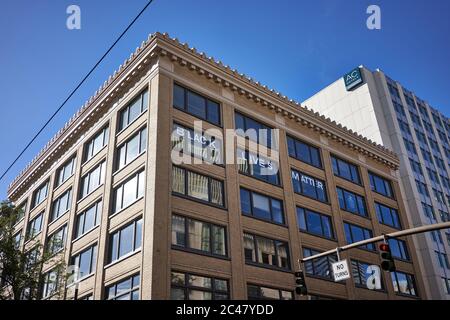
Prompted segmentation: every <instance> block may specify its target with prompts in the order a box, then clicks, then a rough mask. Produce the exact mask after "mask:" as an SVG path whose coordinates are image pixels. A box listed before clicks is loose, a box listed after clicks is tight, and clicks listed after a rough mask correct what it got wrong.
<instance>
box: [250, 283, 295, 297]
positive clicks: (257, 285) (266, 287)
mask: <svg viewBox="0 0 450 320" xmlns="http://www.w3.org/2000/svg"><path fill="white" fill-rule="evenodd" d="M249 287H255V288H257V290H258V296H252V297H250V295H249V291H250V290H249ZM261 289H270V290H277V291H278V295H279V298H278V299H271V298H267V297H266V298H264V297H263V296H262V294H261ZM246 290H247V300H252V301H261V300H269V301H276V300H286V301H289V300H294V299H295V297H294V292H293V291H291V290H288V289H280V288H274V287H269V286H265V285H259V284H254V283H247V284H246ZM282 292H287V293H290V294H291V299H283V298H282V297H283V294H282Z"/></svg>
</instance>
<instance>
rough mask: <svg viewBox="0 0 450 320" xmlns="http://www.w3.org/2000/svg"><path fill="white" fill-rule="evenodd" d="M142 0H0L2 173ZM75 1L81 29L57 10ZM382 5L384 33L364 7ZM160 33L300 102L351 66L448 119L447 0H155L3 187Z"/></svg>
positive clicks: (449, 51)
mask: <svg viewBox="0 0 450 320" xmlns="http://www.w3.org/2000/svg"><path fill="white" fill-rule="evenodd" d="M145 3H146V0H127V1H125V0H123V1H117V0H115V1H106V0H89V1H88V0H71V1H64V0H58V1H56V0H40V1H32V0H28V1H24V0H9V1H6V0H4V1H2V5H1V10H0V39H1V40H0V41H1V47H0V72H1V77H0V97H1V100H0V108H1V109H0V119H1V125H0V143H1V150H2V151H1V152H0V171H2V172H3V170H4V169H6V167H7V166H8V165H9V163H10V162H11V161H12V160H13V159H14V158H15V157H16V155H17V154H18V153H19V152H20V150H21V148H22V147H23V146H24V145H25V144H26V143H27V142H28V141H29V139H30V138H31V137H32V136H33V135H34V133H35V132H36V131H37V130H38V129H39V128H40V127H41V125H42V124H43V123H44V122H45V121H46V120H47V119H48V117H49V116H50V115H51V114H52V113H53V112H54V110H55V109H56V108H57V106H58V105H59V104H60V103H61V102H62V101H63V100H64V99H65V97H66V96H67V95H68V93H69V92H70V91H71V90H72V88H73V87H74V86H75V85H76V83H77V82H78V81H79V80H80V79H81V78H82V77H83V76H84V74H85V73H86V72H87V71H88V70H89V69H90V68H91V66H92V65H93V64H94V63H95V61H96V60H97V59H98V58H99V57H100V56H101V55H102V54H103V52H104V51H105V50H106V48H107V47H109V45H110V44H111V43H112V42H113V40H114V39H115V38H116V37H117V36H118V34H119V33H120V32H122V30H123V29H124V28H125V26H126V25H127V24H128V23H129V22H130V21H131V19H132V17H134V16H135V15H136V14H137V12H139V10H140V9H141V8H142V7H143V6H144V4H145ZM70 4H77V5H79V6H80V8H81V19H82V22H81V23H82V25H81V30H68V29H67V28H66V19H67V16H68V15H67V14H66V8H67V6H69V5H70ZM370 4H377V5H379V6H380V7H381V14H382V17H381V18H382V22H381V23H382V24H381V27H382V28H381V30H379V31H377V30H375V31H370V30H368V29H367V28H366V19H367V17H368V15H367V14H366V8H367V7H368V6H369V5H370ZM154 31H161V32H168V33H169V34H170V35H171V36H174V37H178V38H179V39H180V40H181V41H185V42H188V43H189V44H190V45H191V46H195V47H196V48H197V49H199V50H200V51H205V52H206V53H207V54H209V55H211V56H214V57H216V58H217V59H220V60H222V61H223V62H224V63H225V64H228V65H230V66H231V67H233V68H236V69H238V70H239V71H240V72H243V73H245V74H247V75H249V76H251V77H253V78H255V79H257V80H258V81H260V82H261V83H263V84H266V85H268V86H269V87H270V88H274V89H276V90H278V91H280V92H282V93H283V94H285V95H287V96H288V97H290V98H293V99H295V100H297V101H302V100H304V99H306V98H308V97H309V96H311V95H312V94H313V93H315V92H316V91H318V90H319V89H321V88H323V87H324V86H326V85H328V84H329V83H331V82H333V81H334V80H336V79H337V78H338V77H340V76H341V75H342V74H344V73H345V72H347V71H349V70H351V69H352V68H354V67H355V66H358V65H360V64H363V65H365V66H367V67H369V68H371V69H375V68H380V69H382V70H384V71H385V72H386V73H387V74H389V75H390V76H391V77H392V78H394V79H396V80H398V81H400V82H401V83H402V84H403V85H404V86H406V87H407V88H408V89H410V90H413V91H414V92H416V93H417V94H418V95H419V96H420V97H421V98H423V99H424V100H426V101H428V102H429V103H430V104H431V105H433V106H434V107H436V108H438V109H440V110H441V111H442V112H443V113H444V114H446V115H447V116H450V112H449V110H450V105H449V101H450V87H449V75H450V63H449V57H450V39H449V34H450V1H448V0H427V1H425V0H415V1H409V0H389V1H376V0H370V1H365V0H327V1H325V0H314V1H294V0H290V1H287V0H284V1H281V0H277V1H264V0H262V1H261V0H260V1H256V0H227V1H211V0H191V1H186V0H154V3H153V4H152V5H151V6H150V8H149V9H148V10H147V11H146V13H145V14H144V15H143V16H142V17H141V19H140V20H139V21H138V22H137V23H136V24H135V26H134V27H133V28H132V29H131V30H130V32H129V33H128V34H127V35H126V37H125V38H123V39H122V41H121V42H120V43H119V44H118V46H117V47H116V48H115V49H114V50H113V51H112V52H111V54H110V55H109V56H108V58H107V59H106V60H105V61H104V63H103V64H102V65H101V66H100V68H99V69H97V71H96V72H95V74H93V76H92V77H91V78H90V79H89V81H87V82H86V83H85V85H83V87H82V88H81V89H80V90H79V91H78V93H77V94H76V95H75V96H74V97H73V98H72V99H71V100H70V101H69V103H68V104H67V105H66V107H65V108H64V109H63V111H62V112H61V113H60V115H59V116H58V117H57V118H56V119H55V120H54V121H53V122H52V123H51V125H50V126H49V127H48V128H47V129H46V130H45V132H44V133H43V134H42V136H41V137H40V138H39V139H37V141H36V142H35V143H34V144H33V146H32V147H31V148H30V149H29V151H28V152H26V153H25V154H24V156H23V158H22V159H21V160H20V161H18V163H17V164H16V165H15V166H14V167H13V169H12V170H11V171H10V173H9V174H8V175H7V176H6V177H5V179H4V180H2V181H1V182H0V199H3V198H5V197H6V188H7V185H8V184H9V182H10V181H11V180H12V179H13V178H14V177H15V176H16V175H17V174H18V172H20V170H22V168H23V167H24V166H25V165H26V164H27V163H28V162H29V161H30V160H31V159H32V158H33V157H34V155H35V154H36V153H37V152H38V151H39V150H40V149H41V148H42V146H43V145H44V144H45V143H46V142H47V141H48V140H49V138H51V137H52V136H53V135H54V134H55V132H57V131H58V129H59V128H60V127H61V126H62V125H63V124H64V123H65V121H66V120H68V119H69V117H70V116H72V114H73V113H75V112H76V110H78V109H79V107H80V106H81V105H82V104H83V103H84V102H85V101H86V99H87V98H89V97H90V96H91V95H92V94H93V93H94V91H95V90H96V89H97V88H98V87H99V86H100V84H102V83H103V82H104V80H106V79H107V77H108V76H109V75H110V74H111V73H112V72H113V71H114V70H115V69H116V68H117V67H118V66H119V65H120V64H121V63H122V62H123V61H124V60H125V59H126V58H127V57H129V55H130V53H131V52H132V51H134V49H135V48H136V47H137V46H138V45H139V44H140V43H141V42H142V40H144V39H146V38H147V36H148V34H149V33H152V32H154Z"/></svg>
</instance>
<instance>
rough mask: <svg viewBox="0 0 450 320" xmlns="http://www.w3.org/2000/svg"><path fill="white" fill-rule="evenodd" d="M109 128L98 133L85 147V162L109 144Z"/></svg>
mask: <svg viewBox="0 0 450 320" xmlns="http://www.w3.org/2000/svg"><path fill="white" fill-rule="evenodd" d="M108 137H109V128H108V127H107V126H106V127H104V128H103V129H101V130H100V131H99V132H97V133H96V134H95V135H94V136H93V137H92V138H91V139H90V140H89V141H88V142H87V143H86V144H85V146H84V157H83V159H84V162H86V161H88V160H89V159H91V158H92V157H94V156H95V155H96V154H97V153H98V152H99V151H100V150H101V149H102V148H103V147H104V146H106V144H107V143H108Z"/></svg>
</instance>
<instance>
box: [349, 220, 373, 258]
mask: <svg viewBox="0 0 450 320" xmlns="http://www.w3.org/2000/svg"><path fill="white" fill-rule="evenodd" d="M344 229H345V238H346V240H347V243H348V244H350V243H354V242H358V241H362V240H367V239H370V238H372V231H371V230H369V229H366V228H363V227H360V226H357V225H354V224H350V223H347V222H344ZM361 248H365V249H367V250H372V251H375V245H374V244H373V243H369V244H366V245H363V246H361Z"/></svg>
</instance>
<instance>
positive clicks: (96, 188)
mask: <svg viewBox="0 0 450 320" xmlns="http://www.w3.org/2000/svg"><path fill="white" fill-rule="evenodd" d="M104 184H105V183H104V182H102V183H101V184H100V185H98V186H97V187H95V188H94V190H92V191H91V192H89V193H88V194H87V195H85V196H84V197H83V198H81V199H80V200H78V201H77V206H78V205H79V204H80V202H81V201H83V200H84V199H86V198H87V197H89V196H90V195H91V194H93V193H94V192H95V191H97V190H98V189H100V188H101V187H103V185H104Z"/></svg>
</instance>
